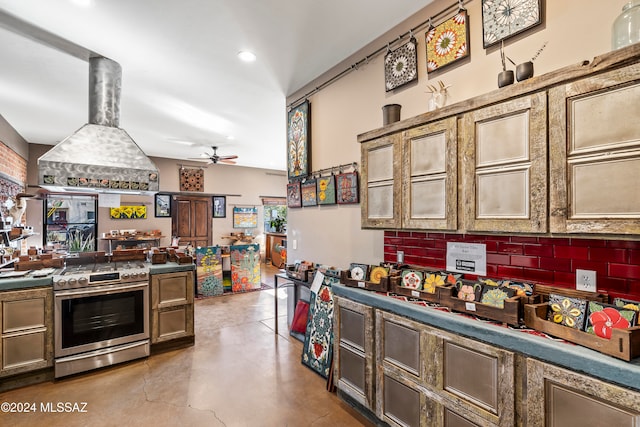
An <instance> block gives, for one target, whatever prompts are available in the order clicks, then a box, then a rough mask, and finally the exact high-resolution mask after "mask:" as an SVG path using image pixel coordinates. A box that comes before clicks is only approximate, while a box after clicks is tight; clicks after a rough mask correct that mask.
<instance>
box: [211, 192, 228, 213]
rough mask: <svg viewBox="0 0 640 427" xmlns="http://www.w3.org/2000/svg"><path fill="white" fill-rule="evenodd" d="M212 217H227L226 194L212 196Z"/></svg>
mask: <svg viewBox="0 0 640 427" xmlns="http://www.w3.org/2000/svg"><path fill="white" fill-rule="evenodd" d="M213 217H214V218H226V217H227V197H226V196H213Z"/></svg>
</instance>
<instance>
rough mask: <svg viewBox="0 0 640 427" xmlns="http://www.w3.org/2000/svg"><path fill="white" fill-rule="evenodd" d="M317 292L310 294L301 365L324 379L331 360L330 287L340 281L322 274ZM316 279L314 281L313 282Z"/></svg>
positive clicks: (331, 309)
mask: <svg viewBox="0 0 640 427" xmlns="http://www.w3.org/2000/svg"><path fill="white" fill-rule="evenodd" d="M316 275H322V277H321V278H318V280H322V284H321V285H320V287H319V289H318V292H317V293H314V292H312V293H311V301H310V307H309V319H308V320H307V330H306V332H305V335H304V345H303V347H302V363H303V364H304V365H306V366H308V367H309V368H311V369H312V370H313V371H315V372H317V373H318V374H320V375H321V376H323V377H324V378H327V377H328V376H329V370H330V369H331V363H332V358H333V292H332V291H331V285H332V284H333V283H338V282H339V281H340V280H339V279H337V278H335V277H329V276H325V275H324V274H323V273H320V272H319V273H316ZM315 280H316V279H314V281H315Z"/></svg>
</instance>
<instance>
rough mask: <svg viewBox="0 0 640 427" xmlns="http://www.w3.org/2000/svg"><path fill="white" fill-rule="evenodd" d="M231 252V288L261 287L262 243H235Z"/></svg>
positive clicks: (241, 290) (243, 289) (235, 289)
mask: <svg viewBox="0 0 640 427" xmlns="http://www.w3.org/2000/svg"><path fill="white" fill-rule="evenodd" d="M229 249H230V252H231V290H232V291H233V292H244V291H248V290H253V289H260V284H261V280H260V245H258V244H253V245H234V246H230V248H229Z"/></svg>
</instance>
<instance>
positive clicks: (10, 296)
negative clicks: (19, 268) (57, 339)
mask: <svg viewBox="0 0 640 427" xmlns="http://www.w3.org/2000/svg"><path fill="white" fill-rule="evenodd" d="M0 306H1V314H2V317H1V318H0V320H1V321H0V331H1V332H2V335H1V336H2V338H1V340H2V345H1V346H0V359H1V361H2V366H1V369H0V377H5V376H9V375H15V374H21V373H25V372H30V371H34V370H37V369H42V368H47V367H51V366H53V291H52V289H51V287H47V288H36V289H25V290H19V291H7V292H2V293H0Z"/></svg>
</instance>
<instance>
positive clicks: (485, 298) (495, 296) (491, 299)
mask: <svg viewBox="0 0 640 427" xmlns="http://www.w3.org/2000/svg"><path fill="white" fill-rule="evenodd" d="M515 293H516V291H515V290H513V289H509V288H505V287H500V286H491V285H484V286H483V288H482V296H481V297H480V302H481V303H482V304H486V305H490V306H492V307H497V308H504V300H506V299H507V298H511V297H513V296H514V295H515Z"/></svg>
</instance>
